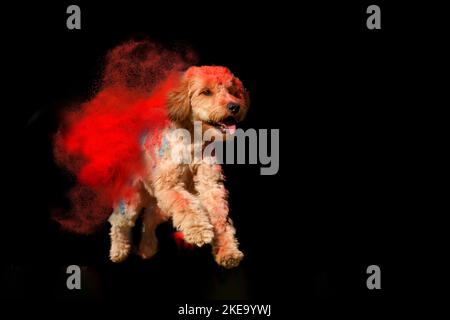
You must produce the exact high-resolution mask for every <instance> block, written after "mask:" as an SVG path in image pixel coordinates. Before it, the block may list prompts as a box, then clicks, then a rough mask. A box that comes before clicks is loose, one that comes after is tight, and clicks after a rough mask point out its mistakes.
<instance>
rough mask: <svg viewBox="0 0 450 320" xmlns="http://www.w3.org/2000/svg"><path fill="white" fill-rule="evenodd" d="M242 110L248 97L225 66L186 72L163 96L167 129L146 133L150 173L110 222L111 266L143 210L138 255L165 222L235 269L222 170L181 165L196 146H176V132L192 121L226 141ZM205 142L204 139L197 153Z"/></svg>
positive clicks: (147, 254)
mask: <svg viewBox="0 0 450 320" xmlns="http://www.w3.org/2000/svg"><path fill="white" fill-rule="evenodd" d="M248 106H249V100H248V94H247V92H246V90H245V89H244V87H243V85H242V83H241V81H240V80H239V79H238V78H236V77H235V76H234V75H233V74H232V73H231V72H230V71H229V70H228V69H227V68H225V67H219V66H203V67H190V68H189V69H188V70H187V71H186V72H185V73H184V74H183V75H182V79H181V81H180V84H179V85H178V86H177V87H176V88H175V89H174V90H172V91H171V92H170V94H169V96H168V99H167V111H168V115H169V119H170V124H169V125H168V126H167V127H166V128H165V129H164V130H163V131H162V132H159V133H158V134H156V133H154V134H152V133H151V134H150V136H151V137H152V138H148V139H147V140H152V139H153V142H154V139H155V137H157V143H145V142H144V143H143V153H144V156H145V158H146V163H148V166H147V167H148V168H147V173H146V175H145V176H141V177H139V179H137V181H136V182H135V183H137V184H138V185H139V190H140V192H137V193H136V194H134V195H133V197H131V198H130V199H129V200H127V201H122V202H121V203H119V204H118V205H117V206H116V207H115V209H114V212H113V214H112V215H111V216H110V218H109V222H110V223H111V232H110V235H111V251H110V258H111V260H112V261H114V262H120V261H123V260H124V259H126V258H127V256H128V254H129V253H130V249H131V229H132V228H133V226H134V225H135V222H136V220H137V218H138V216H139V215H140V214H141V213H142V215H143V217H142V221H143V225H142V238H141V242H140V244H139V247H138V254H139V255H140V256H141V257H142V258H145V259H148V258H151V257H152V256H153V255H154V254H155V253H156V252H157V239H156V235H155V229H156V227H157V226H158V225H159V224H160V223H161V222H163V221H165V220H167V219H169V218H171V219H172V222H173V225H174V227H176V228H177V229H178V230H179V231H181V232H182V233H183V235H184V239H185V241H187V242H188V243H191V244H194V245H197V246H202V245H204V244H208V243H211V245H212V248H213V254H214V257H215V260H216V261H217V263H218V264H219V265H221V266H223V267H226V268H231V267H235V266H237V265H238V264H239V262H240V261H241V260H242V258H243V253H242V252H241V251H240V250H239V248H238V241H237V239H236V237H235V229H234V227H233V223H232V221H231V219H230V218H229V217H228V202H227V190H226V189H225V187H224V184H223V181H224V176H223V173H222V168H221V166H220V165H219V164H217V163H215V162H214V159H208V157H206V158H202V159H201V161H199V162H190V163H186V161H182V160H183V159H181V161H180V158H183V157H185V156H186V155H189V156H190V155H192V152H193V150H194V148H195V146H194V144H195V143H196V142H195V140H190V143H184V142H182V140H183V139H182V137H181V135H182V132H185V131H186V130H187V131H189V132H191V133H193V131H194V123H201V127H202V131H203V132H204V131H206V130H214V132H216V133H217V134H219V135H220V136H221V137H223V138H225V139H226V138H227V137H229V136H230V135H232V134H233V133H234V132H235V131H236V124H237V123H238V122H240V121H241V120H243V118H244V117H245V115H246V113H247V110H248ZM177 129H185V130H177ZM207 144H208V143H207V142H202V145H201V146H200V147H201V149H202V150H203V149H204V148H205V147H206V146H207ZM197 147H198V146H197Z"/></svg>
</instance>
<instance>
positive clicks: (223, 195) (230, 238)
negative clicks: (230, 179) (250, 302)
mask: <svg viewBox="0 0 450 320" xmlns="http://www.w3.org/2000/svg"><path fill="white" fill-rule="evenodd" d="M223 179H224V177H223V174H222V168H221V167H220V166H219V165H209V164H202V165H200V166H199V168H198V170H197V174H196V176H195V187H196V189H197V191H198V192H199V199H200V202H201V204H202V206H203V207H204V208H205V209H206V210H207V212H208V214H209V217H210V219H211V223H212V224H213V226H214V233H215V237H214V241H213V254H214V257H215V260H216V262H217V263H218V264H219V265H221V266H223V267H225V268H233V267H236V266H237V265H239V262H240V261H241V260H242V258H243V257H244V254H243V253H242V252H241V251H240V250H239V249H238V245H239V244H238V241H237V239H236V237H235V233H236V230H235V228H234V227H233V222H232V221H231V219H230V218H229V217H228V211H229V209H228V193H227V190H226V189H225V186H224V184H223Z"/></svg>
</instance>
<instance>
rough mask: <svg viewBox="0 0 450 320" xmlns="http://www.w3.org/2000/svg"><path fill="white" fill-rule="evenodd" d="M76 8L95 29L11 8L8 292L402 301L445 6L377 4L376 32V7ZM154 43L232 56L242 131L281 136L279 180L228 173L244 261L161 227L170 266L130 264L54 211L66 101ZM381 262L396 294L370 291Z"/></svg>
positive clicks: (71, 297)
mask: <svg viewBox="0 0 450 320" xmlns="http://www.w3.org/2000/svg"><path fill="white" fill-rule="evenodd" d="M73 3H74V4H75V3H76V4H78V5H80V7H81V11H82V29H81V30H67V28H66V18H67V14H66V13H65V11H66V8H67V6H68V5H70V4H72V3H69V2H65V1H62V2H60V3H55V4H44V3H34V4H32V5H31V4H26V5H25V4H17V5H14V6H11V7H5V9H4V13H3V16H4V19H3V21H2V24H5V27H4V28H3V32H4V34H5V35H4V37H3V41H4V43H5V46H4V48H3V49H2V50H3V51H4V53H6V58H5V59H4V61H3V62H4V64H5V67H4V68H5V71H6V75H7V79H8V86H7V88H6V92H5V94H6V96H5V99H4V101H3V107H4V111H3V112H4V113H5V114H6V115H5V116H4V117H3V123H4V126H3V130H5V134H4V135H3V136H4V137H5V138H6V139H5V141H4V145H5V146H7V149H5V150H8V152H7V155H8V156H7V157H4V159H2V161H6V162H7V163H6V165H7V167H6V168H8V169H6V171H7V172H6V175H5V181H4V182H6V184H5V185H7V186H8V187H7V188H6V189H7V193H6V194H4V196H5V197H6V199H5V200H4V202H3V208H2V210H3V211H5V213H6V215H7V221H6V224H5V225H6V227H4V228H3V233H2V237H4V239H5V240H4V241H5V242H4V243H6V245H5V246H2V250H3V251H4V256H6V257H7V259H6V262H5V263H3V264H2V268H3V272H2V275H3V278H2V279H1V281H2V286H1V294H2V296H3V297H5V298H10V299H11V298H12V299H19V300H20V299H25V300H27V299H28V300H36V299H37V300H39V299H41V298H42V299H45V300H46V301H61V300H62V301H84V300H94V301H107V302H109V301H116V300H121V301H123V300H124V299H125V300H127V299H130V300H133V299H134V300H136V299H137V300H142V301H145V303H147V304H148V305H150V306H151V305H152V304H158V303H157V302H156V301H166V302H167V301H169V303H171V302H174V303H175V302H181V303H185V302H189V301H198V300H209V299H228V300H233V299H253V300H254V301H265V302H267V303H275V301H279V300H282V301H284V305H283V307H285V308H288V309H289V307H292V306H294V305H293V304H292V303H288V302H289V301H290V302H296V303H297V304H299V305H301V304H302V303H305V301H313V302H318V303H319V304H320V305H323V306H328V305H331V304H333V303H335V302H339V303H342V304H341V305H346V303H348V302H349V301H351V302H352V303H355V304H358V305H364V304H367V305H371V306H372V307H373V306H374V305H379V304H380V303H384V302H385V301H388V300H389V299H391V298H392V297H395V296H398V295H401V294H403V292H404V290H405V289H404V287H402V285H403V280H402V277H406V275H405V274H404V273H402V271H401V270H402V269H404V266H405V265H404V264H402V262H401V259H402V258H403V256H404V255H406V253H407V252H409V251H410V250H411V248H412V247H413V246H414V245H413V244H412V242H411V241H412V240H409V238H408V236H405V235H403V233H402V232H403V231H405V230H408V223H409V221H410V219H411V216H412V214H411V213H412V210H416V209H417V208H418V207H419V206H420V199H418V198H417V193H416V186H417V180H418V179H419V177H418V175H420V174H419V173H417V170H416V169H415V168H417V163H416V158H414V154H412V153H411V146H412V145H414V144H416V143H420V140H421V132H422V131H423V130H424V122H417V121H416V119H417V117H418V116H419V117H420V116H421V109H420V108H419V107H416V105H420V102H421V99H422V95H421V91H420V89H419V87H420V86H419V84H418V82H417V81H416V79H417V75H418V73H420V72H427V70H428V68H430V69H433V68H434V67H431V65H432V64H433V63H435V60H434V58H433V57H437V56H435V55H434V54H433V52H434V42H432V41H433V33H432V32H431V33H430V32H429V31H428V30H430V28H431V29H432V28H433V26H431V25H430V24H427V25H425V23H423V21H424V20H422V19H420V18H419V17H420V16H418V14H419V12H420V14H422V15H424V16H428V17H429V12H431V9H432V8H428V7H427V8H423V7H422V6H420V5H417V6H416V5H405V4H403V5H400V4H398V6H394V5H393V4H392V3H390V4H387V3H384V2H383V3H380V2H374V3H376V4H379V5H380V7H381V10H382V29H381V30H368V29H367V28H366V18H367V14H366V12H365V11H366V8H367V6H368V5H369V4H372V3H368V2H367V3H366V2H360V3H357V2H355V3H347V2H344V1H340V2H339V3H336V2H335V1H333V2H331V1H330V3H324V2H320V3H319V2H317V3H316V4H314V5H313V4H310V3H303V2H300V3H298V4H297V5H293V4H287V3H283V2H276V3H274V2H269V3H267V4H256V3H255V4H253V5H250V4H248V5H245V6H244V5H243V4H242V3H241V2H233V1H227V2H203V1H193V2H183V3H172V2H171V3H164V4H162V3H156V2H155V1H145V2H132V1H124V2H122V3H115V4H112V3H109V2H104V3H102V4H100V3H97V4H95V5H94V4H92V3H90V2H88V1H75V2H73ZM437 11H438V10H437ZM420 21H422V22H420ZM143 37H150V38H151V39H153V40H155V41H157V42H160V43H162V44H164V45H166V46H169V47H174V46H180V45H181V46H182V45H188V46H191V47H192V48H194V50H195V51H196V52H197V53H198V55H199V64H216V65H224V66H227V67H229V68H230V69H231V70H232V71H233V72H234V73H235V74H236V75H237V76H238V77H239V78H240V79H241V80H242V81H243V82H244V84H245V85H246V87H247V88H248V89H249V91H250V95H251V100H252V106H251V111H250V113H249V115H248V119H247V120H246V122H245V123H244V124H243V125H244V127H247V128H269V129H270V128H277V129H280V137H281V141H280V170H279V172H278V174H277V175H275V176H261V175H260V174H259V166H258V165H227V166H225V172H226V175H227V177H228V180H227V187H228V188H229V191H230V194H231V198H230V203H231V216H232V218H233V219H234V221H235V225H236V228H237V236H238V238H239V239H240V242H241V246H242V250H243V251H244V252H245V253H246V258H245V260H244V261H243V263H242V265H241V266H240V267H239V268H237V269H235V270H229V271H226V270H222V269H220V268H218V267H217V266H216V265H215V263H214V261H213V259H212V256H211V255H210V252H209V248H207V247H206V248H202V249H196V250H193V251H189V250H188V251H186V250H183V251H180V250H178V249H177V248H176V246H175V244H174V243H173V240H172V239H171V237H170V233H171V231H172V230H171V228H170V226H169V225H165V226H161V227H160V228H159V229H158V236H159V238H160V242H161V251H160V253H158V256H156V257H155V258H154V259H152V260H150V261H141V260H139V259H137V258H136V257H131V258H130V259H129V260H127V261H126V262H124V263H123V264H120V265H114V264H112V263H111V262H109V260H108V257H107V255H108V250H109V238H108V227H109V226H107V225H105V227H104V228H103V229H102V230H99V232H98V233H96V234H94V235H92V236H75V235H71V234H64V233H61V232H60V231H59V230H58V227H57V225H56V224H55V223H54V222H52V221H51V219H50V211H51V208H54V207H57V206H59V205H61V203H62V202H63V199H64V194H65V192H67V189H68V179H67V177H66V176H65V175H64V174H63V173H62V172H61V170H59V168H57V167H56V165H55V164H54V162H53V157H52V149H51V136H52V134H53V133H54V132H55V131H56V129H57V125H58V124H57V110H59V109H60V108H61V107H63V106H64V105H65V104H67V103H69V102H73V101H83V100H85V99H87V98H88V97H89V96H90V94H91V93H92V90H93V88H94V86H95V82H96V80H97V79H98V77H99V75H100V70H101V69H100V67H101V62H102V59H103V57H104V55H105V53H106V52H107V51H108V50H109V49H110V48H113V47H114V46H116V45H118V44H120V43H121V42H123V41H126V40H128V39H130V38H137V39H140V38H143ZM436 52H439V51H436ZM437 54H438V53H437ZM426 79H427V78H421V80H422V81H423V80H426ZM428 79H430V80H431V79H432V77H430V78H428ZM6 97H7V98H6ZM413 101H414V105H413V104H412V103H411V102H413ZM422 120H423V121H425V120H424V119H422ZM9 168H11V169H9ZM412 172H414V174H412ZM70 264H77V265H80V266H83V276H84V278H83V290H81V291H77V292H73V291H69V290H67V289H66V288H65V279H66V274H65V268H66V267H67V266H68V265H70ZM371 264H376V265H379V266H380V268H381V270H382V290H380V291H376V290H375V291H369V290H368V289H367V287H366V278H367V274H366V268H367V266H369V265H371ZM402 274H403V276H402Z"/></svg>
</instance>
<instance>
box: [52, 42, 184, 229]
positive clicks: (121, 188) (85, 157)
mask: <svg viewBox="0 0 450 320" xmlns="http://www.w3.org/2000/svg"><path fill="white" fill-rule="evenodd" d="M185 67H186V63H185V61H184V60H183V59H182V58H181V57H180V56H179V55H178V54H176V53H174V52H171V51H168V50H164V49H161V48H159V47H157V46H156V45H155V44H153V43H150V42H148V41H145V42H134V41H131V42H128V43H125V44H123V45H120V46H118V47H116V48H114V49H113V50H111V51H110V52H109V54H108V55H107V59H106V64H105V68H104V74H103V78H102V85H101V87H100V89H99V91H98V92H97V93H96V95H95V96H94V97H93V98H92V99H91V100H89V101H87V102H85V103H83V104H82V105H80V106H78V107H77V108H73V109H70V110H65V111H64V112H63V114H62V123H61V127H60V129H59V131H58V132H57V134H56V135H55V139H54V151H55V158H56V161H57V163H58V164H59V165H61V166H62V167H64V168H66V169H67V170H68V171H69V172H70V173H71V174H73V175H74V176H75V177H76V183H77V184H76V186H75V187H74V188H73V189H72V190H71V191H70V192H69V197H70V200H71V204H72V207H71V210H70V211H69V212H66V213H64V214H60V213H58V214H56V215H55V219H56V220H57V221H58V222H59V223H60V224H61V226H62V227H63V228H64V229H67V230H70V231H73V232H76V233H91V232H93V231H95V229H96V228H97V227H98V226H100V225H102V224H103V223H104V222H105V221H106V219H107V218H108V217H109V215H110V214H111V213H112V206H113V205H114V204H117V203H118V202H119V201H122V200H124V201H127V200H130V199H131V196H132V195H133V194H134V193H135V191H136V190H134V188H135V187H134V186H133V184H132V181H133V178H135V177H137V176H140V175H142V174H143V173H144V169H145V168H144V162H143V153H142V146H141V142H140V138H141V136H142V135H143V134H146V133H147V132H148V131H149V130H150V131H153V130H155V129H158V128H162V127H164V126H165V125H166V124H167V121H168V120H167V114H166V97H167V94H168V92H169V91H170V90H171V89H172V88H173V87H174V86H176V85H177V82H178V81H179V75H180V71H181V70H182V69H184V68H185Z"/></svg>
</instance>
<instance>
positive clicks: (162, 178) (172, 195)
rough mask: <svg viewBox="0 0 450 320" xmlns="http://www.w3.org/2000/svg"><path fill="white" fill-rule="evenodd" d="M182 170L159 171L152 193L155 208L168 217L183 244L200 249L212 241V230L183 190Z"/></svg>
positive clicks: (192, 196)
mask: <svg viewBox="0 0 450 320" xmlns="http://www.w3.org/2000/svg"><path fill="white" fill-rule="evenodd" d="M182 169H183V168H181V167H170V168H166V170H164V171H163V172H159V173H158V175H157V177H156V179H155V181H154V194H155V197H156V199H157V202H158V206H159V208H160V209H161V211H162V212H164V213H165V214H168V215H169V216H170V217H172V222H173V225H174V227H175V228H177V229H178V230H180V231H181V232H183V235H184V239H185V240H186V242H188V243H191V244H195V245H197V246H199V247H200V246H202V245H204V244H207V243H210V242H211V241H212V239H213V237H214V232H213V227H212V225H211V223H210V221H209V217H208V214H207V213H206V212H205V210H204V209H203V208H202V207H201V205H200V202H199V200H198V199H197V197H196V196H194V195H193V194H192V193H190V192H189V191H188V190H186V188H185V185H184V183H183V182H182V181H183V179H182V176H183V171H182Z"/></svg>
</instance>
